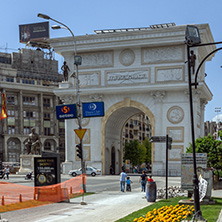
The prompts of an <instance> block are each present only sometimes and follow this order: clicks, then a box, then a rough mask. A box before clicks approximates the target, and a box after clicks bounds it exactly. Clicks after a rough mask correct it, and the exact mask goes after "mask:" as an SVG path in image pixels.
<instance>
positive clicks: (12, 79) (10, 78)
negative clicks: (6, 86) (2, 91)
mask: <svg viewBox="0 0 222 222" xmlns="http://www.w3.org/2000/svg"><path fill="white" fill-rule="evenodd" d="M6 82H14V78H13V77H6Z"/></svg>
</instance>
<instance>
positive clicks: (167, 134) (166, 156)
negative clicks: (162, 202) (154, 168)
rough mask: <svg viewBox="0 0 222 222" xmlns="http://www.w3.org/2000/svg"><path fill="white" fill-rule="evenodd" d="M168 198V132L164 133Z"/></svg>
mask: <svg viewBox="0 0 222 222" xmlns="http://www.w3.org/2000/svg"><path fill="white" fill-rule="evenodd" d="M167 199H168V134H167V135H166V200H167Z"/></svg>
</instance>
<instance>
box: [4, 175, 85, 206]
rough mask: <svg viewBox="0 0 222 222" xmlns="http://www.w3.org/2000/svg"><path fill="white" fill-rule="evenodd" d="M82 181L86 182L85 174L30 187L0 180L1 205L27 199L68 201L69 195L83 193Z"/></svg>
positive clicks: (55, 201)
mask: <svg viewBox="0 0 222 222" xmlns="http://www.w3.org/2000/svg"><path fill="white" fill-rule="evenodd" d="M82 181H84V183H86V176H85V175H83V179H82V175H80V176H77V177H74V178H71V179H70V180H67V181H64V182H62V183H59V184H54V185H50V186H42V187H30V186H24V185H19V184H15V183H8V182H0V196H1V197H2V201H1V202H2V203H1V204H2V205H7V204H11V203H16V202H25V201H28V200H39V201H47V202H48V201H50V202H54V203H57V202H61V201H69V195H70V194H71V193H72V194H81V193H83V189H82Z"/></svg>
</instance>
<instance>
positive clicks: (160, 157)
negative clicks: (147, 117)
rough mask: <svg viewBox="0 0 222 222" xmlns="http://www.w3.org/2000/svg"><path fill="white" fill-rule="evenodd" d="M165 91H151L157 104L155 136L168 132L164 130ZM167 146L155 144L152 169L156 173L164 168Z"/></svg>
mask: <svg viewBox="0 0 222 222" xmlns="http://www.w3.org/2000/svg"><path fill="white" fill-rule="evenodd" d="M165 94H166V93H165V91H155V92H151V96H152V97H153V100H154V104H155V116H156V118H155V120H156V121H155V124H156V125H155V126H156V127H155V129H156V130H155V136H164V135H165V134H166V132H165V129H164V130H163V127H162V126H163V99H164V97H165ZM165 146H166V145H163V144H162V143H156V144H153V147H154V149H153V153H152V154H153V155H152V170H153V173H156V172H157V171H158V170H159V169H161V170H162V169H163V168H164V162H165V161H164V158H165V153H166V152H165Z"/></svg>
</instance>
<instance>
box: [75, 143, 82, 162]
mask: <svg viewBox="0 0 222 222" xmlns="http://www.w3.org/2000/svg"><path fill="white" fill-rule="evenodd" d="M76 152H77V156H78V157H79V158H80V159H82V146H81V143H80V144H77V145H76Z"/></svg>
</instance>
